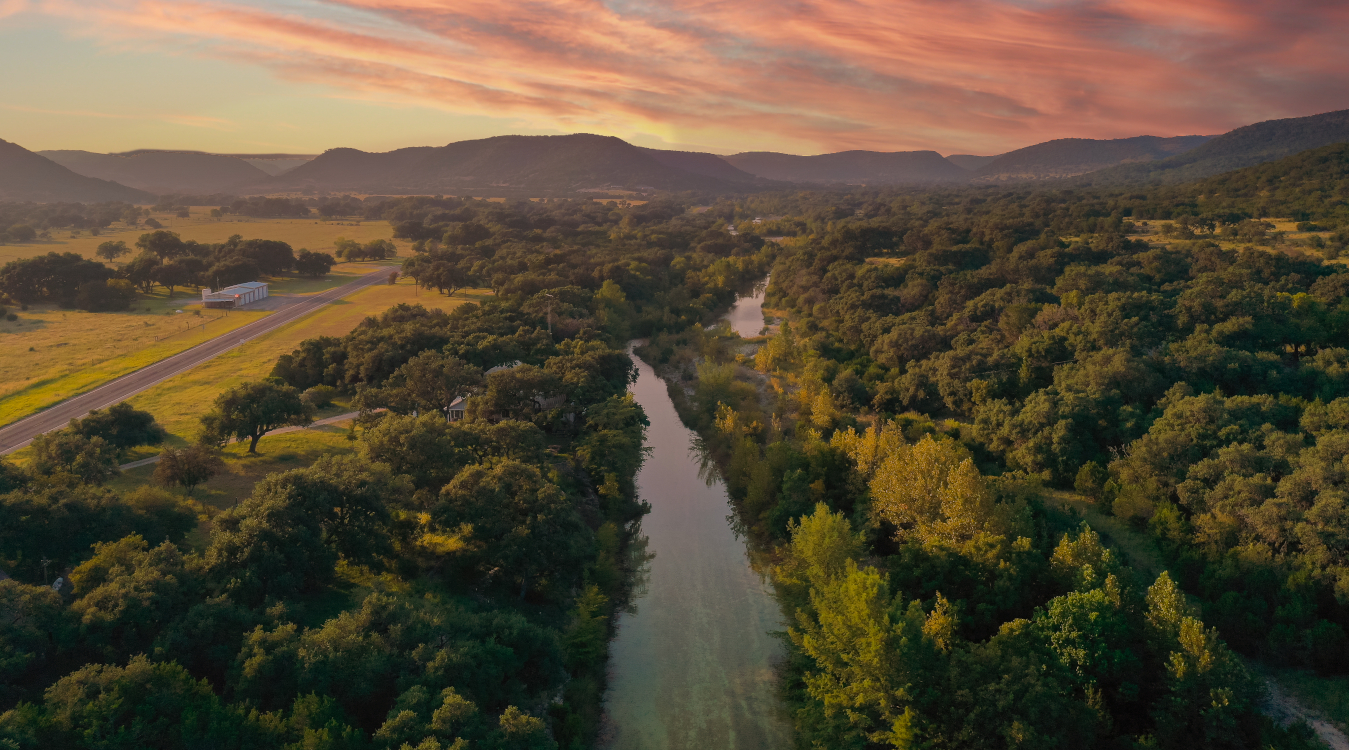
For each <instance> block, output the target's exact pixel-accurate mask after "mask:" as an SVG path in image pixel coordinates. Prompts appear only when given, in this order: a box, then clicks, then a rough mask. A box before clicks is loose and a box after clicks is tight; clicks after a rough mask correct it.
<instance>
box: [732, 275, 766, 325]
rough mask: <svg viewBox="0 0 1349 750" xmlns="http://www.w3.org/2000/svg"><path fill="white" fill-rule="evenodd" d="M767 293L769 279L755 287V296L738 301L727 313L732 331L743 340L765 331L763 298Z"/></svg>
mask: <svg viewBox="0 0 1349 750" xmlns="http://www.w3.org/2000/svg"><path fill="white" fill-rule="evenodd" d="M766 291H768V279H767V278H765V279H764V280H763V281H760V282H759V283H758V284H755V285H754V292H753V294H751V295H750V296H748V297H741V298H740V299H738V300H736V301H735V305H733V306H732V307H731V311H730V312H728V313H726V321H727V322H728V323H730V324H731V329H732V330H734V331H735V332H736V333H738V334H740V336H741V337H742V338H747V339H748V338H753V337H755V336H758V335H759V331H762V330H763V327H764V318H763V297H764V292H766Z"/></svg>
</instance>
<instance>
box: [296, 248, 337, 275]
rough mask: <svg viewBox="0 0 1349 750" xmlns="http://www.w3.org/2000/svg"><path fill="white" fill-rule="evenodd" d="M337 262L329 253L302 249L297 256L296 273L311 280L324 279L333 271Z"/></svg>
mask: <svg viewBox="0 0 1349 750" xmlns="http://www.w3.org/2000/svg"><path fill="white" fill-rule="evenodd" d="M336 262H337V261H336V260H334V259H333V256H331V255H329V254H327V253H314V252H310V251H308V250H305V249H303V248H302V249H301V250H300V252H299V254H298V255H296V256H295V272H296V273H298V274H300V275H301V276H308V277H309V278H311V279H317V278H322V277H323V276H326V275H327V274H328V272H329V271H331V270H332V268H333V264H334V263H336Z"/></svg>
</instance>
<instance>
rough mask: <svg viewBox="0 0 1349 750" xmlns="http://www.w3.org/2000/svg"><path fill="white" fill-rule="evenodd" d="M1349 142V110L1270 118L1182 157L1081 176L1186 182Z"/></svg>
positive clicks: (1109, 181) (1098, 180) (1095, 179)
mask: <svg viewBox="0 0 1349 750" xmlns="http://www.w3.org/2000/svg"><path fill="white" fill-rule="evenodd" d="M1345 141H1349V110H1340V111H1337V112H1326V113H1323V114H1319V115H1312V116H1310V117H1293V118H1288V119H1284V120H1267V121H1265V122H1257V123H1255V124H1254V125H1246V126H1245V127H1240V128H1237V129H1236V130H1232V131H1229V132H1227V133H1224V134H1222V135H1220V136H1217V137H1216V138H1213V139H1212V140H1210V141H1208V142H1207V143H1205V144H1204V145H1202V146H1200V147H1198V148H1196V149H1193V150H1191V151H1187V152H1185V153H1183V154H1180V155H1178V156H1172V157H1170V158H1168V159H1162V160H1160V161H1155V162H1151V163H1148V164H1126V165H1122V166H1118V167H1114V168H1112V169H1106V170H1102V171H1100V172H1095V173H1092V174H1091V175H1087V176H1084V177H1082V178H1080V180H1081V181H1085V182H1091V183H1092V184H1123V183H1136V182H1153V181H1159V182H1169V183H1174V182H1187V181H1189V180H1197V179H1200V178H1203V177H1209V176H1211V175H1216V174H1221V173H1223V172H1230V171H1232V170H1234V169H1241V168H1243V167H1249V166H1254V165H1256V164H1263V163H1265V162H1269V161H1274V160H1276V159H1281V158H1283V157H1285V156H1291V155H1292V154H1296V153H1299V152H1302V151H1306V150H1308V149H1314V148H1320V147H1322V146H1329V145H1331V144H1333V143H1343V142H1345Z"/></svg>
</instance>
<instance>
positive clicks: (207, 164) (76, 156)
mask: <svg viewBox="0 0 1349 750" xmlns="http://www.w3.org/2000/svg"><path fill="white" fill-rule="evenodd" d="M39 153H40V154H42V155H43V156H45V157H47V158H48V159H51V160H52V161H54V162H56V163H57V164H60V165H62V166H64V167H67V168H69V169H70V170H71V171H73V172H76V173H78V174H82V175H85V176H86V177H97V178H99V179H101V180H115V181H117V182H120V183H122V184H123V185H130V186H131V187H134V188H139V189H141V190H148V191H150V192H152V193H160V194H167V193H222V192H229V191H231V190H233V189H235V188H237V187H239V186H241V185H252V184H257V183H260V182H263V181H265V180H267V179H269V178H270V177H271V176H270V175H269V174H267V173H266V172H264V171H262V170H261V169H258V168H257V167H255V166H253V165H252V164H249V163H248V162H246V161H244V160H243V159H239V158H237V157H234V156H220V155H217V154H207V153H202V152H200V151H156V150H149V149H147V150H141V151H130V152H127V153H125V154H95V153H91V152H89V151H41V152H39Z"/></svg>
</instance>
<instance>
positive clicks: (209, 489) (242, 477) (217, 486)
mask: <svg viewBox="0 0 1349 750" xmlns="http://www.w3.org/2000/svg"><path fill="white" fill-rule="evenodd" d="M352 451H353V444H352V442H351V441H350V440H347V429H346V426H345V425H322V426H320V427H315V428H313V429H309V430H300V431H298V432H288V433H285V434H284V435H269V436H266V437H264V438H263V439H262V441H261V442H259V443H258V454H257V455H255V456H250V455H248V446H247V445H246V444H239V443H236V444H233V445H230V446H228V447H226V448H225V450H224V451H223V458H224V459H225V471H223V472H221V473H220V474H218V475H217V476H215V477H214V478H213V479H211V480H210V481H209V482H206V483H205V484H202V485H201V486H199V487H197V488H196V490H194V491H193V493H192V496H193V497H194V498H195V499H197V500H198V501H200V502H202V503H205V504H206V505H208V506H210V507H212V508H215V509H217V510H224V509H226V508H231V507H233V506H234V505H235V504H236V503H238V502H239V501H240V500H243V499H244V498H246V497H248V496H249V495H250V494H251V493H252V492H253V485H255V484H257V483H258V481H259V480H261V479H262V478H263V477H265V476H267V475H268V474H272V473H274V472H278V471H289V470H291V469H300V468H304V467H306V466H309V465H310V464H312V463H314V462H315V461H317V460H318V459H320V458H322V457H323V456H327V455H344V454H348V453H351V452H352ZM154 473H155V467H154V465H153V464H151V465H149V466H140V467H137V468H135V469H129V470H127V471H125V472H123V473H122V475H121V476H120V477H117V478H116V479H114V480H113V481H112V482H110V483H109V484H108V486H109V487H111V488H112V489H115V490H118V491H129V490H133V489H135V488H136V487H140V486H141V485H146V484H154Z"/></svg>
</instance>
